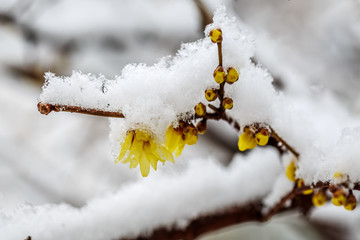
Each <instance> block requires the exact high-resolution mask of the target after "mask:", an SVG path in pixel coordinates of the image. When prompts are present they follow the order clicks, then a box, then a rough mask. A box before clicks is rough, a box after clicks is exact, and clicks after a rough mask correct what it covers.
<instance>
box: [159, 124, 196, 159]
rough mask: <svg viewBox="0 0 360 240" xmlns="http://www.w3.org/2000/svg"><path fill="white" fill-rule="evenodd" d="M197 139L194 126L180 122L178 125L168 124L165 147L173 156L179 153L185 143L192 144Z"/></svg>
mask: <svg viewBox="0 0 360 240" xmlns="http://www.w3.org/2000/svg"><path fill="white" fill-rule="evenodd" d="M197 140H198V136H197V129H196V128H195V126H194V125H192V124H187V123H185V122H180V123H179V126H178V127H176V128H174V127H173V126H170V127H169V128H168V130H167V131H166V142H165V147H166V148H167V150H168V151H169V152H171V153H174V154H175V157H178V156H180V155H181V153H182V150H183V149H184V147H185V144H188V145H193V144H195V143H196V142H197Z"/></svg>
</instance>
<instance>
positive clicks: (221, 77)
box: [213, 66, 225, 84]
mask: <svg viewBox="0 0 360 240" xmlns="http://www.w3.org/2000/svg"><path fill="white" fill-rule="evenodd" d="M213 76H214V79H215V82H217V83H218V84H221V83H223V82H224V81H225V71H224V69H223V67H221V66H218V67H217V68H216V69H215V71H214V74H213Z"/></svg>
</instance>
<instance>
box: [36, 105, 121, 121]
mask: <svg viewBox="0 0 360 240" xmlns="http://www.w3.org/2000/svg"><path fill="white" fill-rule="evenodd" d="M37 106H38V110H39V112H40V113H41V114H44V115H48V114H49V113H51V112H52V111H54V112H75V113H83V114H88V115H94V116H101V117H113V118H124V117H125V116H124V115H123V114H122V113H121V112H107V111H103V110H99V109H92V108H82V107H78V106H66V105H52V104H48V103H41V102H39V103H38V105H37Z"/></svg>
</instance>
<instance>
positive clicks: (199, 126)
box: [196, 119, 207, 134]
mask: <svg viewBox="0 0 360 240" xmlns="http://www.w3.org/2000/svg"><path fill="white" fill-rule="evenodd" d="M206 125H207V124H206V119H203V120H201V121H200V122H198V123H197V124H196V128H197V131H198V133H199V134H204V133H205V132H206V127H207V126H206Z"/></svg>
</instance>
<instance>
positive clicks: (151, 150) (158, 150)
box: [115, 129, 175, 177]
mask: <svg viewBox="0 0 360 240" xmlns="http://www.w3.org/2000/svg"><path fill="white" fill-rule="evenodd" d="M120 161H121V162H122V163H130V168H135V167H137V165H140V172H141V175H142V176H143V177H147V176H148V175H149V172H150V165H151V166H152V168H153V169H154V170H156V169H157V163H158V161H161V162H165V161H170V162H173V163H174V162H175V161H174V158H173V156H172V154H171V153H170V152H169V151H168V150H167V149H166V148H165V147H164V146H162V145H160V144H158V143H157V141H155V139H154V137H153V136H152V135H151V134H150V133H149V132H147V131H143V130H139V129H137V130H134V131H129V132H128V133H127V136H126V138H125V141H124V143H123V144H122V146H121V150H120V154H119V157H118V158H117V160H116V162H115V163H118V162H120Z"/></svg>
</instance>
